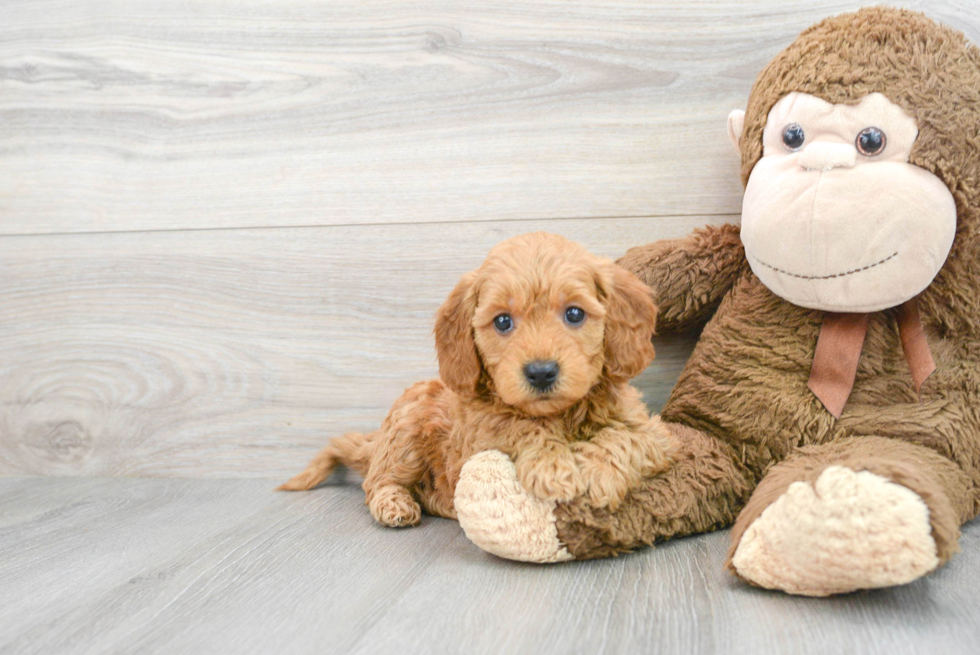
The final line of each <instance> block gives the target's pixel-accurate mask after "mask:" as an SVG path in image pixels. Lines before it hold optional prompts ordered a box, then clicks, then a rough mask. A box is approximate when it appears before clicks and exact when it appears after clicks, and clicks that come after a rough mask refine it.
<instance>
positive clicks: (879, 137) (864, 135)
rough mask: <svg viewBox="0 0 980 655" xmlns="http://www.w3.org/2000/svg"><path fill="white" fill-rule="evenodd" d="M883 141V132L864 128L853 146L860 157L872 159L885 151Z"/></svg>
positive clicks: (872, 128)
mask: <svg viewBox="0 0 980 655" xmlns="http://www.w3.org/2000/svg"><path fill="white" fill-rule="evenodd" d="M885 141H886V139H885V133H884V132H882V131H881V130H879V129H878V128H877V127H866V128H864V129H863V130H861V132H860V133H859V134H858V135H857V139H855V141H854V145H855V146H857V149H858V152H860V153H861V154H862V155H865V156H867V157H874V156H875V155H880V154H881V152H882V151H883V150H884V149H885Z"/></svg>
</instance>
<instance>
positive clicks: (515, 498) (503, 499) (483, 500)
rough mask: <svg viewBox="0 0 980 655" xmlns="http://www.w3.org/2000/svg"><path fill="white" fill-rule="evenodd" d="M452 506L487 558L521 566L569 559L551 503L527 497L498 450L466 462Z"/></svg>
mask: <svg viewBox="0 0 980 655" xmlns="http://www.w3.org/2000/svg"><path fill="white" fill-rule="evenodd" d="M455 504H456V514H457V518H458V519H459V524H460V526H462V528H463V531H464V532H465V533H466V536H467V537H468V538H469V540H470V541H472V542H473V543H474V544H476V545H477V546H479V547H480V548H482V549H483V550H485V551H487V552H488V553H492V554H494V555H496V556H498V557H503V558H505V559H512V560H518V561H522V562H539V563H546V562H563V561H566V560H570V559H572V555H571V554H570V553H569V552H568V551H567V550H566V549H565V547H564V546H562V544H561V542H560V541H559V540H558V528H557V527H556V525H555V502H554V501H553V500H542V499H540V498H537V497H535V496H533V495H531V494H530V493H528V492H527V491H526V490H525V489H524V487H522V486H521V483H520V482H519V481H518V479H517V469H516V467H515V466H514V463H513V462H511V461H510V458H509V457H508V456H507V455H505V454H504V453H502V452H500V451H497V450H486V451H483V452H481V453H477V454H476V455H474V456H473V457H471V458H470V459H469V460H467V461H466V463H465V464H464V465H463V469H462V471H461V473H460V477H459V482H458V483H457V484H456V496H455Z"/></svg>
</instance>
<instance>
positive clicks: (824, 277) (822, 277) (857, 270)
mask: <svg viewBox="0 0 980 655" xmlns="http://www.w3.org/2000/svg"><path fill="white" fill-rule="evenodd" d="M897 256H898V251H895V252H893V253H892V254H890V255H888V256H887V257H885V258H884V259H882V260H881V261H877V262H875V263H874V264H868V265H867V266H862V267H861V268H855V269H852V270H850V271H844V272H843V273H834V274H833V275H800V274H798V273H790V272H789V271H784V270H783V269H781V268H777V267H775V266H773V265H772V264H767V263H765V262H764V261H762V260H761V259H759V258H758V257H756V256H755V255H751V257H752V259H754V260H755V261H757V262H759V263H760V264H762V265H763V266H765V267H766V268H771V269H772V270H774V271H776V272H777V273H782V274H783V275H789V276H791V277H796V278H799V279H801V280H830V279H833V278H835V277H844V276H845V275H853V274H854V273H860V272H861V271H866V270H868V269H869V268H874V267H875V266H881V265H882V264H884V263H885V262H887V261H889V260H892V259H894V258H895V257H897Z"/></svg>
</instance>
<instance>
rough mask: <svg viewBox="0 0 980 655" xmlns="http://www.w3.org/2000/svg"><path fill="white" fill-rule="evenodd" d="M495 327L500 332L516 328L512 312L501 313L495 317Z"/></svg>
mask: <svg viewBox="0 0 980 655" xmlns="http://www.w3.org/2000/svg"><path fill="white" fill-rule="evenodd" d="M493 329H495V330H496V331H497V332H499V333H500V334H506V333H507V332H510V331H511V330H513V329H514V321H513V319H511V317H510V314H500V315H499V316H497V317H496V318H495V319H493Z"/></svg>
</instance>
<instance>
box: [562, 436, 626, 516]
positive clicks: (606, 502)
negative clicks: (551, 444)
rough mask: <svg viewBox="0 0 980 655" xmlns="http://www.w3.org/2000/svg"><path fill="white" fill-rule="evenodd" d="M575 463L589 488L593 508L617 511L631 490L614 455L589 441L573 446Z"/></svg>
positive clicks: (579, 442)
mask: <svg viewBox="0 0 980 655" xmlns="http://www.w3.org/2000/svg"><path fill="white" fill-rule="evenodd" d="M572 452H573V453H574V454H575V462H576V464H577V465H578V468H579V470H580V471H581V472H582V477H583V478H584V479H585V483H586V486H587V488H588V496H589V501H590V502H591V503H592V505H593V507H608V508H609V510H610V511H613V512H614V511H616V509H617V508H618V507H619V505H620V503H622V502H623V498H625V497H626V494H627V493H629V490H630V480H629V478H628V476H627V475H626V472H625V471H624V470H623V469H622V468H621V467H619V466H617V465H616V462H615V460H614V459H613V457H612V454H611V453H609V451H607V450H605V449H604V448H602V447H600V446H597V445H595V444H592V443H589V442H587V441H578V442H576V443H573V444H572Z"/></svg>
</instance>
